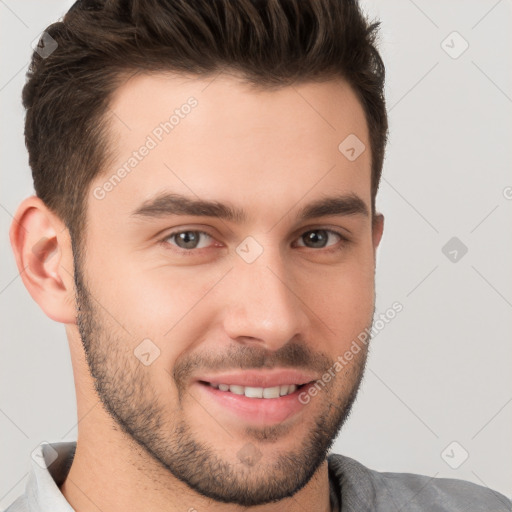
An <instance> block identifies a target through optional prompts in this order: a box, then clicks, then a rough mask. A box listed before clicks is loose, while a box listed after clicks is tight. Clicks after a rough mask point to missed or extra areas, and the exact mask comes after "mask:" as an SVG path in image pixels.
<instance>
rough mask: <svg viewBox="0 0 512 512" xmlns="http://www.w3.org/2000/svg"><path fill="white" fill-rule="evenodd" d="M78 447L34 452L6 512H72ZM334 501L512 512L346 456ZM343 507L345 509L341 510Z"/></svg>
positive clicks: (448, 486) (506, 504)
mask: <svg viewBox="0 0 512 512" xmlns="http://www.w3.org/2000/svg"><path fill="white" fill-rule="evenodd" d="M75 448H76V442H56V443H45V444H41V445H40V446H39V447H38V449H37V450H36V451H35V452H34V454H33V457H32V461H31V470H30V474H29V478H28V481H27V485H26V488H25V493H24V494H22V495H21V496H20V497H19V498H17V499H16V500H15V501H14V503H12V504H11V505H10V506H9V507H8V508H7V510H6V511H5V512H72V511H73V510H74V509H73V508H72V507H71V505H70V504H69V503H68V502H67V501H66V498H64V495H63V494H62V493H61V492H60V489H59V485H61V484H62V482H64V480H65V478H66V476H67V474H68V472H69V468H70V467H71V463H72V462H73V457H74V455H75ZM328 465H329V484H330V498H331V504H332V505H333V508H334V510H338V511H340V512H370V511H371V512H399V511H403V512H420V511H429V512H443V511H450V512H455V511H457V512H458V511H460V512H483V511H486V512H511V511H512V502H511V501H510V499H508V498H507V497H506V496H504V495H503V494H500V493H498V492H496V491H493V490H491V489H488V488H487V487H482V486H480V485H476V484H473V483H470V482H466V481H464V480H455V479H452V478H432V477H429V476H424V475H416V474H412V473H382V472H379V471H374V470H372V469H369V468H367V467H365V466H363V465H362V464H360V463H359V462H357V461H355V460H354V459H351V458H350V457H345V456H343V455H337V454H331V455H329V457H328ZM340 505H341V508H340Z"/></svg>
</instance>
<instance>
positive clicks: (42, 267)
mask: <svg viewBox="0 0 512 512" xmlns="http://www.w3.org/2000/svg"><path fill="white" fill-rule="evenodd" d="M9 236H10V240H11V246H12V249H13V252H14V256H15V258H16V264H17V266H18V271H19V273H20V276H21V278H22V280H23V284H24V285H25V287H26V288H27V290H28V292H29V293H30V295H31V296H32V298H33V299H34V300H35V301H36V302H37V303H38V304H39V306H40V307H41V309H42V310H43V311H44V312H45V314H46V315H47V316H48V317H50V318H51V319H52V320H55V321H56V322H61V323H65V324H68V323H75V319H76V311H75V305H74V304H75V301H74V296H75V289H74V279H73V272H74V270H73V255H72V251H71V242H70V237H69V233H68V230H67V228H66V227H65V225H64V224H63V222H62V221H61V220H60V219H59V218H58V217H57V216H56V215H55V214H54V213H53V212H51V211H50V210H49V209H48V208H47V207H46V205H45V204H44V203H43V202H42V201H41V199H39V198H38V197H36V196H31V197H28V198H27V199H25V200H24V201H23V202H22V203H21V205H20V206H19V208H18V210H17V212H16V215H15V217H14V220H13V222H12V224H11V229H10V233H9Z"/></svg>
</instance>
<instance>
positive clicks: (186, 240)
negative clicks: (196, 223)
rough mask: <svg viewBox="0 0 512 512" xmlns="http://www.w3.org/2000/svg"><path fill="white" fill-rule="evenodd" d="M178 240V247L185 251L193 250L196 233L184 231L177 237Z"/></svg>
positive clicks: (195, 242)
mask: <svg viewBox="0 0 512 512" xmlns="http://www.w3.org/2000/svg"><path fill="white" fill-rule="evenodd" d="M178 240H179V242H180V243H178V245H179V246H180V247H183V248H185V249H193V248H194V246H195V245H196V244H197V233H194V232H193V231H185V232H183V233H180V234H179V235H178Z"/></svg>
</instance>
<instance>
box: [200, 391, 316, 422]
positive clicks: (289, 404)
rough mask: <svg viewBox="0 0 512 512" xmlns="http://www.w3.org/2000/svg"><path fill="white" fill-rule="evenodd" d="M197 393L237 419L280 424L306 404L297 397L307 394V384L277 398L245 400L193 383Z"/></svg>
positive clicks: (241, 397) (242, 397)
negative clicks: (197, 390)
mask: <svg viewBox="0 0 512 512" xmlns="http://www.w3.org/2000/svg"><path fill="white" fill-rule="evenodd" d="M195 386H197V387H198V388H199V392H200V393H201V394H202V395H203V396H205V395H206V398H207V399H208V400H209V401H212V400H213V402H214V403H216V404H219V405H220V406H221V407H222V408H223V409H225V410H226V409H227V410H228V411H231V412H233V413H234V414H235V415H236V416H237V417H238V418H240V419H242V420H244V421H247V422H250V423H265V424H270V423H282V422H283V421H286V420H287V419H288V418H291V417H292V416H295V415H297V414H298V413H300V412H301V411H302V410H303V409H304V408H305V407H306V405H307V404H302V403H301V402H300V400H299V395H300V394H301V393H303V392H304V391H306V392H307V388H308V386H309V385H308V384H306V385H305V386H302V387H301V388H299V389H297V390H296V391H294V392H293V393H291V394H289V395H285V396H280V397H279V398H247V397H246V396H245V395H237V394H236V393H232V392H231V391H221V390H220V389H217V388H214V387H212V386H210V385H208V384H203V383H201V382H197V383H195Z"/></svg>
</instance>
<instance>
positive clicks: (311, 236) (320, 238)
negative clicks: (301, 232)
mask: <svg viewBox="0 0 512 512" xmlns="http://www.w3.org/2000/svg"><path fill="white" fill-rule="evenodd" d="M305 240H306V241H307V242H306V245H307V244H308V243H311V244H312V245H310V247H324V246H325V244H326V243H327V236H326V232H325V230H323V229H318V230H315V231H310V232H309V233H307V234H306V235H305Z"/></svg>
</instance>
